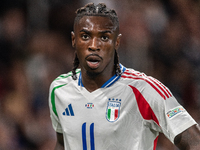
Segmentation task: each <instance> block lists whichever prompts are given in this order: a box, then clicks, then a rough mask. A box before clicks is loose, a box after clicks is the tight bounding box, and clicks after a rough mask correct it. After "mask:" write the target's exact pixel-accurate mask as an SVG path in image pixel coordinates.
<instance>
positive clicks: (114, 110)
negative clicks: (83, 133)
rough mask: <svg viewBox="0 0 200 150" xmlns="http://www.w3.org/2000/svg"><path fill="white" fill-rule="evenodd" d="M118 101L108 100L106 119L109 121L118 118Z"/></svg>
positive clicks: (119, 104)
mask: <svg viewBox="0 0 200 150" xmlns="http://www.w3.org/2000/svg"><path fill="white" fill-rule="evenodd" d="M120 106H121V103H120V102H114V101H109V102H108V105H107V110H106V119H107V120H108V121H110V122H114V121H116V120H117V119H118V118H119V114H120Z"/></svg>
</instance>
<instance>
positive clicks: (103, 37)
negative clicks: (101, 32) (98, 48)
mask: <svg viewBox="0 0 200 150" xmlns="http://www.w3.org/2000/svg"><path fill="white" fill-rule="evenodd" d="M108 39H109V37H108V36H102V37H101V40H102V41H107V40H108Z"/></svg>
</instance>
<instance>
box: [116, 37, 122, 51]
mask: <svg viewBox="0 0 200 150" xmlns="http://www.w3.org/2000/svg"><path fill="white" fill-rule="evenodd" d="M121 37H122V34H119V35H118V36H117V40H116V43H115V49H116V50H117V49H118V48H119V45H120V40H121Z"/></svg>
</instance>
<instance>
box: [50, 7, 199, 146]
mask: <svg viewBox="0 0 200 150" xmlns="http://www.w3.org/2000/svg"><path fill="white" fill-rule="evenodd" d="M120 38H121V34H119V23H118V17H117V15H116V12H115V11H114V10H111V9H108V8H107V7H106V5H105V4H98V5H96V6H95V5H94V4H88V5H86V6H85V7H83V8H80V9H78V10H77V16H76V18H75V21H74V32H72V46H73V47H74V48H75V59H74V68H73V70H72V72H69V73H68V74H64V75H61V76H59V77H58V78H57V79H55V80H54V81H53V82H52V84H51V87H50V96H49V106H50V113H51V119H52V123H53V128H54V129H55V131H56V132H57V144H56V147H55V150H155V149H156V143H157V140H158V136H159V133H160V132H162V133H164V135H165V136H166V137H167V138H168V139H169V140H170V141H171V142H172V143H174V144H176V145H177V146H178V147H179V148H180V149H181V150H199V149H200V132H199V129H198V126H197V123H196V122H195V121H194V120H193V118H192V117H191V116H190V115H189V114H188V113H187V111H186V110H185V109H184V108H183V107H182V106H181V105H180V104H179V103H178V102H177V101H176V99H175V98H174V96H173V95H172V93H171V92H170V91H169V90H168V89H167V87H165V86H164V85H163V84H162V83H160V82H159V81H158V80H156V79H154V78H152V77H149V76H146V75H145V74H143V73H140V72H138V71H135V70H133V69H128V68H125V67H124V66H123V65H122V64H120V63H119V60H118V54H117V51H116V50H117V49H118V47H119V44H120ZM79 65H80V69H77V68H78V66H79Z"/></svg>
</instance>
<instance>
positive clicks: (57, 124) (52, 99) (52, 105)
mask: <svg viewBox="0 0 200 150" xmlns="http://www.w3.org/2000/svg"><path fill="white" fill-rule="evenodd" d="M55 89H56V87H54V84H53V83H52V84H51V86H50V89H49V110H50V118H51V121H52V126H53V129H54V130H55V131H56V132H58V133H62V132H63V131H62V127H61V124H60V120H59V117H58V115H57V112H56V106H55Z"/></svg>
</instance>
